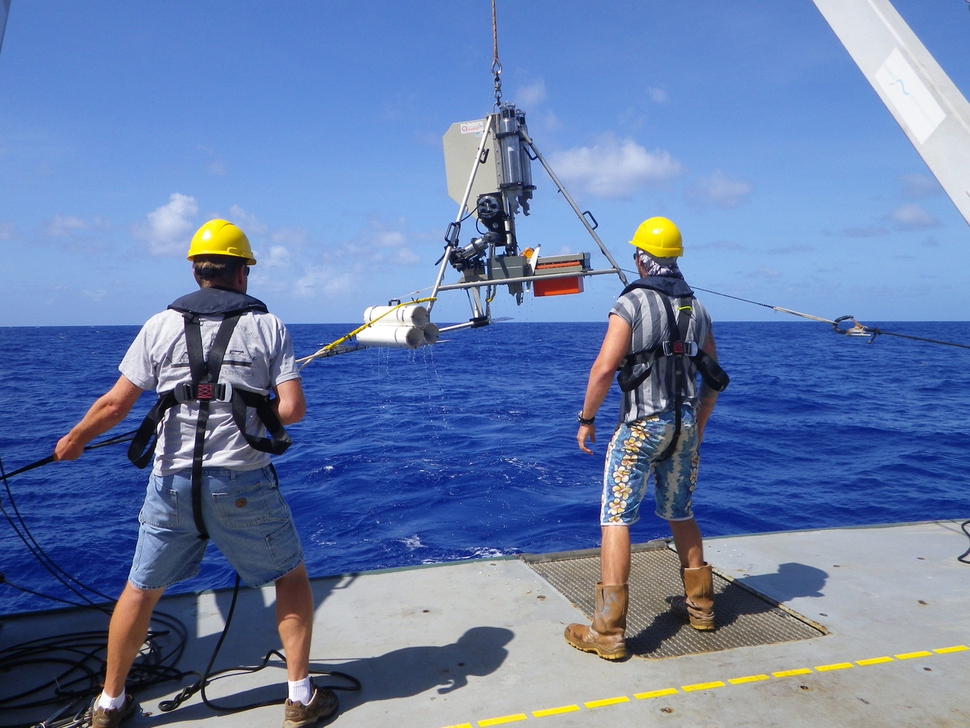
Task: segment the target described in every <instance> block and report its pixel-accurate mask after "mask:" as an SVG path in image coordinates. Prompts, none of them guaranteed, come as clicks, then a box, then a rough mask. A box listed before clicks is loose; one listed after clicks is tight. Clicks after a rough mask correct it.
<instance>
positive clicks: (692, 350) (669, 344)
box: [663, 341, 697, 357]
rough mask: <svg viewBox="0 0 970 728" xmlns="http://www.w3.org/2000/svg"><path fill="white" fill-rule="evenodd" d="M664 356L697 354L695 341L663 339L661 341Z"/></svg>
mask: <svg viewBox="0 0 970 728" xmlns="http://www.w3.org/2000/svg"><path fill="white" fill-rule="evenodd" d="M663 351H664V356H676V355H679V354H686V355H687V356H688V357H692V356H697V342H696V341H665V342H664V343H663Z"/></svg>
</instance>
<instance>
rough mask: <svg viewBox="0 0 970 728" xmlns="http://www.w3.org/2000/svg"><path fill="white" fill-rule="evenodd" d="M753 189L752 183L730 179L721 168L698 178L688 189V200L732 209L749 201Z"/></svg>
mask: <svg viewBox="0 0 970 728" xmlns="http://www.w3.org/2000/svg"><path fill="white" fill-rule="evenodd" d="M753 189H754V188H753V187H752V186H751V184H750V183H748V182H742V181H741V180H732V179H728V178H727V176H726V175H725V174H724V173H723V172H722V171H721V170H717V171H716V172H714V174H712V175H710V176H709V177H704V178H702V179H699V180H697V182H695V183H694V184H693V186H691V188H690V189H688V190H687V192H686V196H687V199H688V201H690V202H692V203H694V204H696V205H701V206H703V207H720V208H721V209H723V210H730V209H731V208H733V207H737V206H738V205H740V204H741V203H743V202H747V201H748V198H750V197H751V192H752V191H753Z"/></svg>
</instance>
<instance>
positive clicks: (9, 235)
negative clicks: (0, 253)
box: [0, 220, 17, 242]
mask: <svg viewBox="0 0 970 728" xmlns="http://www.w3.org/2000/svg"><path fill="white" fill-rule="evenodd" d="M16 234H17V233H16V229H15V228H14V226H13V223H12V222H11V221H10V220H0V242H2V241H9V240H13V239H14V238H15V237H16Z"/></svg>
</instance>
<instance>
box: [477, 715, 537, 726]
mask: <svg viewBox="0 0 970 728" xmlns="http://www.w3.org/2000/svg"><path fill="white" fill-rule="evenodd" d="M520 720H527V718H526V715H525V713H516V714H515V715H503V716H502V717H501V718H489V719H488V720H480V721H478V725H479V726H481V728H485V726H489V725H503V724H505V723H518V722H519V721H520Z"/></svg>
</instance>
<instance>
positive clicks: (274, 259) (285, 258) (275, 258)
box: [258, 245, 293, 268]
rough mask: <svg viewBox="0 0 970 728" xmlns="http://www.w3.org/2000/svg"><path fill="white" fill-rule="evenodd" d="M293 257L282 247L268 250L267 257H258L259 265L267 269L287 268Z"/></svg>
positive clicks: (276, 246)
mask: <svg viewBox="0 0 970 728" xmlns="http://www.w3.org/2000/svg"><path fill="white" fill-rule="evenodd" d="M292 258H293V256H292V255H291V254H290V251H289V250H288V249H287V248H286V247H285V246H283V245H274V246H272V247H271V248H270V249H269V255H266V256H262V257H260V258H259V259H258V260H259V264H260V265H264V266H266V267H267V268H289V267H290V265H291V262H292Z"/></svg>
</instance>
